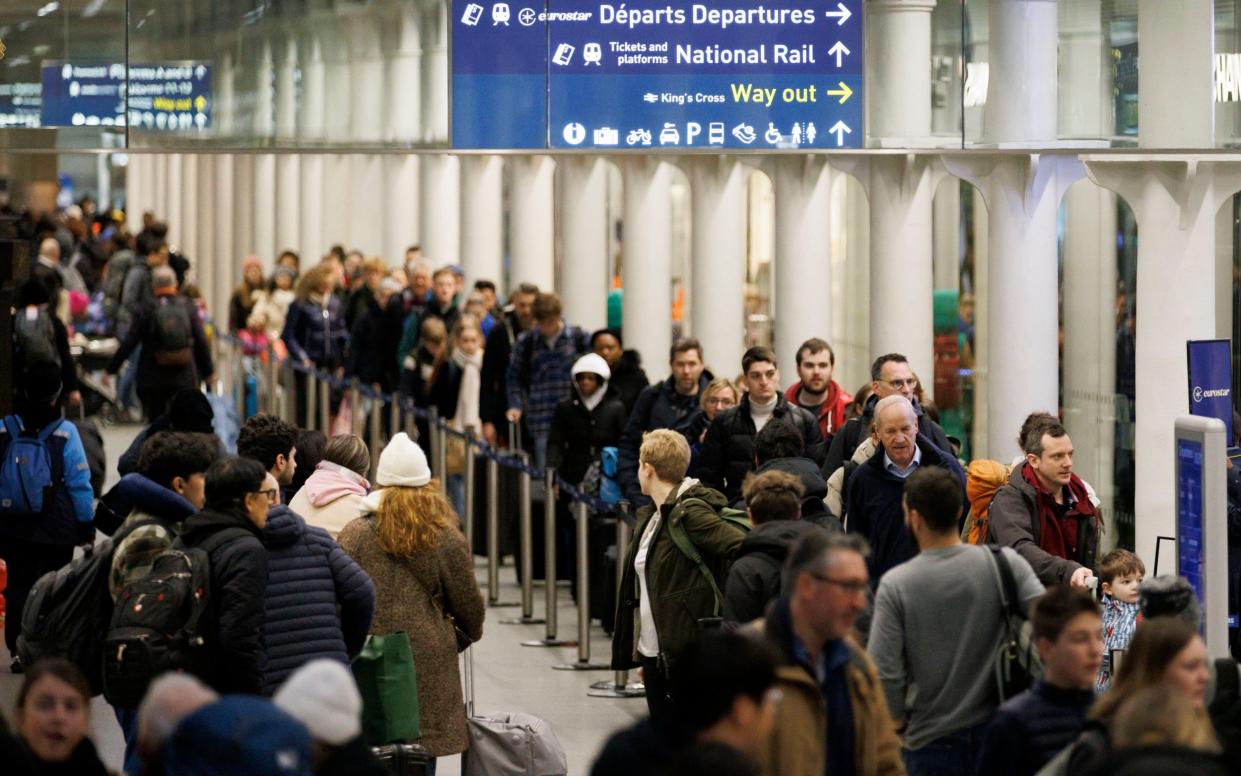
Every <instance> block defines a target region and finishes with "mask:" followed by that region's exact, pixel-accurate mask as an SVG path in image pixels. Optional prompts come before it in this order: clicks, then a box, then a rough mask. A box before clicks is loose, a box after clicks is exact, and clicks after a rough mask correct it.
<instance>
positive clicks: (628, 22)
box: [453, 0, 863, 151]
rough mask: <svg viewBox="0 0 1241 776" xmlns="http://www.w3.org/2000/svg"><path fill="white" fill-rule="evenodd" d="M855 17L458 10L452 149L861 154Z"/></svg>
mask: <svg viewBox="0 0 1241 776" xmlns="http://www.w3.org/2000/svg"><path fill="white" fill-rule="evenodd" d="M860 11H861V4H860V0H840V1H830V2H829V1H828V0H810V2H803V3H793V2H781V1H780V0H776V2H774V3H772V2H760V1H759V0H737V2H734V3H729V4H728V5H727V6H726V7H719V6H718V5H717V4H713V3H707V2H703V1H702V0H699V1H698V2H694V1H693V0H663V1H662V2H656V0H636V2H634V3H619V2H615V3H614V2H594V3H587V2H583V1H582V0H549V1H548V2H547V3H546V4H545V6H544V7H543V8H539V7H538V6H530V7H527V6H526V5H525V4H524V3H523V2H522V0H517V1H516V2H513V3H511V4H510V3H507V2H497V3H490V4H488V5H484V4H481V3H478V2H466V1H465V0H457V2H456V5H455V7H454V25H455V26H454V36H453V145H454V146H456V147H462V148H466V147H473V148H499V147H514V148H515V147H526V148H531V147H552V148H582V149H584V148H595V149H609V150H622V149H631V150H643V151H651V150H654V149H662V150H669V151H672V150H677V149H685V148H699V149H710V148H720V149H724V148H729V149H747V148H749V149H771V148H847V147H858V146H861V145H862V143H863V136H862V113H863V108H862V105H863V103H862V61H863V57H862V46H863V34H862V17H861V13H860ZM527 46H529V47H530V48H528V49H527V48H525V47H527ZM501 75H506V76H509V77H504V78H500V77H499V76H501ZM540 76H542V78H543V79H544V81H543V84H542V85H541V86H542V88H541V89H540V84H539V77H540ZM539 111H542V115H540V114H539ZM533 129H537V130H538V131H539V132H541V136H540V137H539V138H538V139H537V142H535V141H536V138H535V134H536V132H534V131H532V130H533ZM519 136H520V138H519ZM499 138H507V139H511V140H518V139H520V140H522V141H524V142H514V143H497V142H494V141H495V140H496V139H499Z"/></svg>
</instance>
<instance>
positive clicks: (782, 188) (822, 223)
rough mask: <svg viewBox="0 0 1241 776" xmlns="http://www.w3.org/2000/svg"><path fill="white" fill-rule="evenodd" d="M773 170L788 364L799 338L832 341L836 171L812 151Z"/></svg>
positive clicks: (778, 328) (779, 298)
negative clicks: (833, 217) (832, 207)
mask: <svg viewBox="0 0 1241 776" xmlns="http://www.w3.org/2000/svg"><path fill="white" fill-rule="evenodd" d="M772 170H773V174H772V181H773V184H774V187H775V191H776V258H775V266H774V269H775V284H774V288H775V297H776V305H775V311H776V315H775V321H774V323H775V349H776V356H777V357H778V358H779V359H781V361H783V362H785V363H790V364H791V363H793V361H792V359H793V358H794V357H795V356H796V355H797V348H798V347H799V346H800V345H801V343H803V342H805V341H806V340H808V339H810V338H811V337H822V338H824V339H827V340H828V341H829V342H830V341H831V340H832V336H833V333H834V332H833V330H832V304H831V299H832V225H831V218H830V200H831V195H832V181H833V179H834V177H835V176H834V174H833V170H832V168H831V167H830V166H828V165H827V164H826V163H825V162H824V161H823V158H822V157H816V156H782V157H780V158H778V159H776V160H775V162H774V164H773V165H772ZM626 234H628V232H626ZM706 303H708V304H709V303H710V300H707V301H706ZM739 363H740V362H738V364H739ZM729 366H730V368H731V366H733V365H729ZM785 371H786V372H788V368H787V367H786V368H785ZM723 374H725V375H728V374H732V373H731V371H725V372H724V373H723ZM789 374H792V373H789ZM787 376H788V375H787V374H786V377H787Z"/></svg>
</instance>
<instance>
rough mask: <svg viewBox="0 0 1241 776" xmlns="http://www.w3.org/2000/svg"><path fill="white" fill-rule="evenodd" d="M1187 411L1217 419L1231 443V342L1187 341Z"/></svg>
mask: <svg viewBox="0 0 1241 776" xmlns="http://www.w3.org/2000/svg"><path fill="white" fill-rule="evenodd" d="M1186 361H1187V362H1188V364H1189V414H1191V415H1201V416H1203V417H1207V418H1219V419H1220V420H1222V421H1223V422H1224V428H1226V429H1227V430H1228V439H1227V444H1232V438H1233V437H1232V434H1233V429H1232V343H1230V342H1229V341H1228V340H1189V341H1188V342H1187V343H1186Z"/></svg>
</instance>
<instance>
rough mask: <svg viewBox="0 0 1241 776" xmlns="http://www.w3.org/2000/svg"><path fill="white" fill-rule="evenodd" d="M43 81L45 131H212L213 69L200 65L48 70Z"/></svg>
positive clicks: (63, 66)
mask: <svg viewBox="0 0 1241 776" xmlns="http://www.w3.org/2000/svg"><path fill="white" fill-rule="evenodd" d="M42 80H43V84H42V86H43V89H42V91H43V94H42V101H43V103H42V110H41V119H42V124H43V126H45V127H58V126H59V127H83V126H85V127H92V126H105V127H111V126H118V127H123V126H126V125H128V126H131V127H134V128H137V129H150V130H155V131H202V130H205V129H207V128H208V127H210V126H211V66H210V65H208V64H204V63H201V62H166V63H156V64H149V65H130V66H129V67H126V66H125V65H123V64H119V63H113V64H80V63H79V64H74V63H68V62H63V63H56V64H45V65H44V66H43V79H42Z"/></svg>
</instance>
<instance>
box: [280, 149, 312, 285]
mask: <svg viewBox="0 0 1241 776" xmlns="http://www.w3.org/2000/svg"><path fill="white" fill-rule="evenodd" d="M301 194H302V170H301V167H300V165H299V164H298V161H297V156H296V155H295V154H280V155H278V156H277V157H276V202H275V210H276V245H275V249H276V252H277V255H278V254H279V252H280V251H284V250H290V249H291V250H295V251H300V250H301V243H302V233H301V228H302V222H301V218H302V204H303V203H302V202H301ZM315 216H316V217H317V216H318V214H317V213H316V214H315ZM271 258H272V260H273V261H274V260H275V258H276V256H275V255H273V256H272V257H271Z"/></svg>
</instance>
